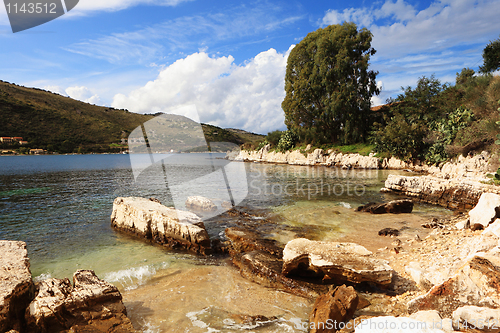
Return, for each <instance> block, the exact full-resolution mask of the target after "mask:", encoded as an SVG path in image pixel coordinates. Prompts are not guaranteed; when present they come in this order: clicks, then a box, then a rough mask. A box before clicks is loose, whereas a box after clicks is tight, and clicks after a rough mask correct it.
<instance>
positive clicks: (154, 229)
mask: <svg viewBox="0 0 500 333" xmlns="http://www.w3.org/2000/svg"><path fill="white" fill-rule="evenodd" d="M111 225H112V226H113V227H114V228H116V229H119V230H122V231H125V232H128V233H132V234H136V235H138V236H140V237H143V238H146V239H149V240H152V241H155V242H156V243H160V244H163V245H165V246H168V247H171V248H181V249H187V250H190V251H193V252H196V253H203V254H204V253H208V252H210V250H211V246H210V238H209V236H208V233H207V231H206V229H205V225H204V224H203V222H202V220H201V219H200V218H199V217H198V216H197V215H196V214H194V213H191V212H186V211H181V210H177V209H174V208H170V207H166V206H163V205H161V204H159V203H158V202H154V201H151V200H148V199H144V198H138V197H128V198H122V197H118V198H116V199H115V201H114V202H113V212H112V214H111Z"/></svg>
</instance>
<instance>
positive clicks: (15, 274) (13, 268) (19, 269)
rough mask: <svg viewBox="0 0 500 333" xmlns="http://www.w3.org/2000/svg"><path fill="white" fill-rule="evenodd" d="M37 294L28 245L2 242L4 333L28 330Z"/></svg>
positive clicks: (0, 325) (0, 320)
mask: <svg viewBox="0 0 500 333" xmlns="http://www.w3.org/2000/svg"><path fill="white" fill-rule="evenodd" d="M33 293H34V285H33V281H32V280H31V272H30V263H29V259H28V251H27V249H26V243H24V242H11V241H3V240H2V241H0V332H7V331H9V330H10V329H14V330H16V331H23V330H24V311H25V309H26V307H27V306H28V304H29V303H30V301H31V299H32V298H33Z"/></svg>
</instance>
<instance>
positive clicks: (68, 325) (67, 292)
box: [26, 270, 136, 333]
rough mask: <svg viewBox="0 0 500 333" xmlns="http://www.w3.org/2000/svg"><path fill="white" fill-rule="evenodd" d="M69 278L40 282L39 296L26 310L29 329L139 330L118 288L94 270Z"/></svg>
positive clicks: (114, 332)
mask: <svg viewBox="0 0 500 333" xmlns="http://www.w3.org/2000/svg"><path fill="white" fill-rule="evenodd" d="M73 283H74V286H72V285H71V283H70V281H69V280H68V279H48V280H44V281H41V282H39V283H37V286H36V289H37V291H36V297H35V299H34V300H33V301H32V302H31V303H30V305H29V307H28V309H27V310H26V321H27V326H28V331H29V332H33V333H38V332H41V333H45V332H63V331H64V332H66V330H70V331H71V332H82V333H83V332H95V333H99V332H103V333H104V332H106V333H126V332H131V333H132V332H136V331H135V330H134V328H133V326H132V324H131V322H130V320H129V319H128V318H127V311H126V309H125V306H124V305H123V302H122V296H121V294H120V292H119V291H118V289H117V288H116V287H115V286H113V285H111V284H109V283H107V282H105V281H103V280H100V279H99V278H98V277H97V276H96V275H95V273H94V272H93V271H89V270H79V271H77V272H76V273H75V274H74V275H73Z"/></svg>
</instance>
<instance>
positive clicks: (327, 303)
mask: <svg viewBox="0 0 500 333" xmlns="http://www.w3.org/2000/svg"><path fill="white" fill-rule="evenodd" d="M358 302H359V297H358V294H357V293H356V291H355V290H354V288H353V287H346V286H345V285H342V286H339V287H336V288H334V289H332V290H331V291H329V292H328V293H326V294H323V295H321V296H319V297H318V298H317V299H316V302H315V303H314V307H313V310H312V312H311V314H310V315H309V328H310V330H309V332H310V333H327V332H336V331H337V330H338V329H339V328H340V327H341V326H342V325H341V324H340V323H346V322H348V321H349V320H351V318H352V316H353V315H354V312H355V311H356V309H357V307H358ZM327 323H331V324H332V325H331V326H333V327H332V328H330V327H329V326H330V325H327Z"/></svg>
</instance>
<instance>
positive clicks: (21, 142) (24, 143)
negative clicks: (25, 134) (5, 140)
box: [19, 140, 28, 146]
mask: <svg viewBox="0 0 500 333" xmlns="http://www.w3.org/2000/svg"><path fill="white" fill-rule="evenodd" d="M19 144H20V145H21V146H26V145H27V144H28V141H22V140H21V141H19Z"/></svg>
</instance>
